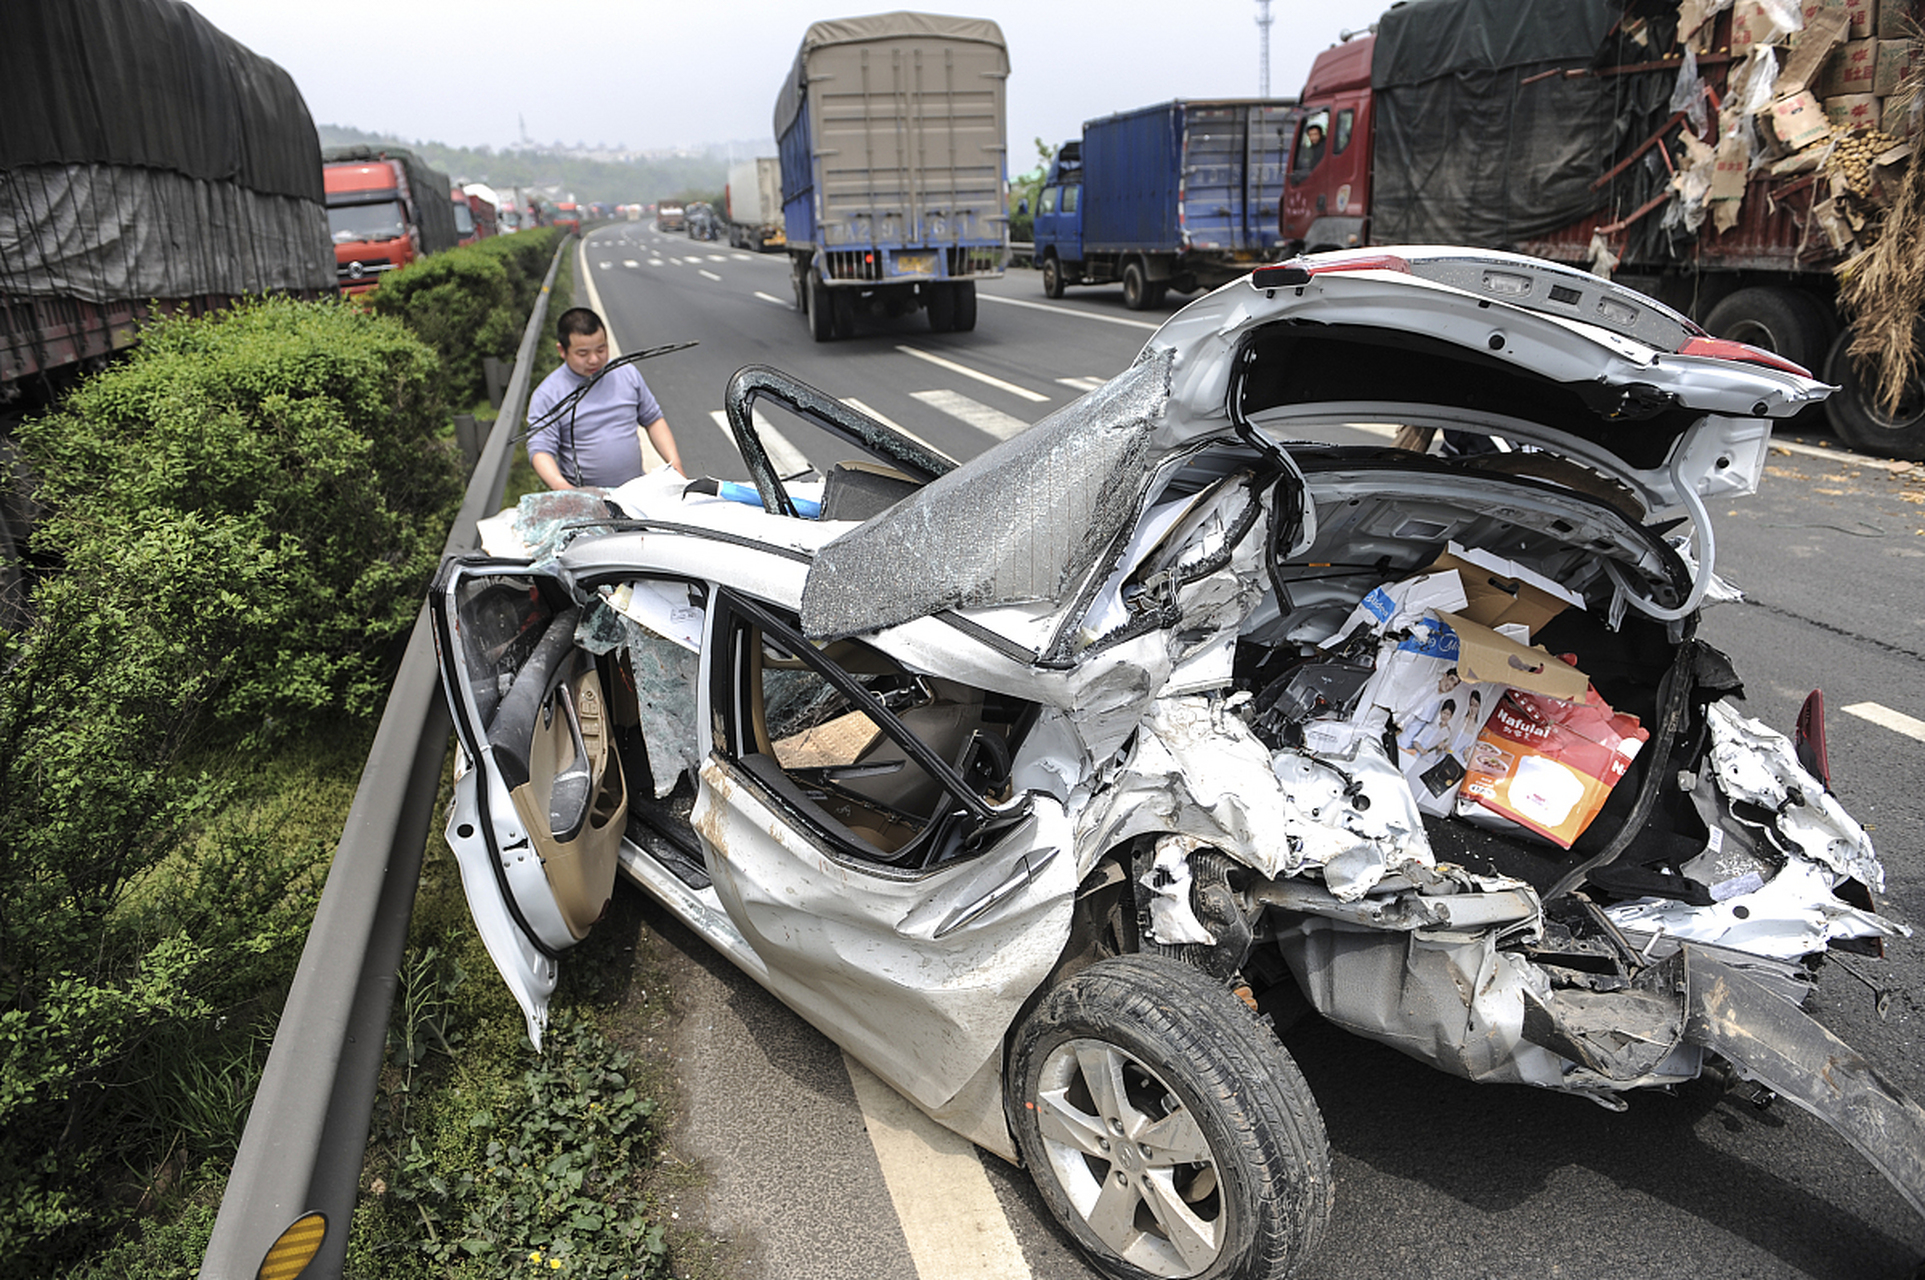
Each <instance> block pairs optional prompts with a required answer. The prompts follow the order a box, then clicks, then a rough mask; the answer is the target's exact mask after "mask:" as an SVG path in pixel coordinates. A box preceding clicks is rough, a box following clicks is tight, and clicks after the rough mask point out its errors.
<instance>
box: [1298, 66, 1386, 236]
mask: <svg viewBox="0 0 1925 1280" xmlns="http://www.w3.org/2000/svg"><path fill="white" fill-rule="evenodd" d="M1376 45H1377V37H1376V36H1374V35H1360V36H1357V37H1356V38H1355V39H1351V40H1346V41H1345V42H1344V43H1342V44H1339V45H1333V46H1332V47H1330V48H1328V49H1325V50H1324V51H1323V52H1322V53H1320V54H1318V55H1317V60H1316V61H1315V62H1314V63H1312V64H1311V66H1310V78H1309V80H1308V81H1307V82H1306V83H1305V84H1304V88H1303V95H1302V97H1301V98H1299V99H1298V111H1299V112H1300V113H1301V114H1300V118H1299V119H1298V121H1297V128H1296V133H1295V135H1294V136H1293V137H1292V139H1291V143H1290V170H1289V176H1288V177H1287V178H1285V180H1284V184H1283V200H1282V202H1281V212H1280V214H1279V216H1278V230H1279V231H1280V232H1281V233H1282V237H1283V241H1284V244H1285V247H1286V249H1289V250H1292V251H1296V252H1304V251H1312V252H1314V251H1316V250H1320V249H1350V248H1355V247H1356V246H1358V245H1362V244H1367V243H1369V220H1370V139H1371V128H1370V106H1371V102H1370V58H1371V53H1372V52H1373V50H1374V49H1375V48H1376Z"/></svg>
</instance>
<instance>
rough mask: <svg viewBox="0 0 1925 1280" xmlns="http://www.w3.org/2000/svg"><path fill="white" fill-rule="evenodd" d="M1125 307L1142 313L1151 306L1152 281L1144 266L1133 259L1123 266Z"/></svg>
mask: <svg viewBox="0 0 1925 1280" xmlns="http://www.w3.org/2000/svg"><path fill="white" fill-rule="evenodd" d="M1123 305H1124V306H1126V307H1128V308H1129V309H1130V310H1132V311H1141V310H1142V309H1143V308H1145V307H1147V306H1149V305H1150V279H1149V276H1148V275H1147V274H1146V273H1145V272H1144V270H1143V264H1142V263H1140V262H1137V261H1135V260H1134V259H1132V260H1131V261H1129V262H1126V263H1124V264H1123Z"/></svg>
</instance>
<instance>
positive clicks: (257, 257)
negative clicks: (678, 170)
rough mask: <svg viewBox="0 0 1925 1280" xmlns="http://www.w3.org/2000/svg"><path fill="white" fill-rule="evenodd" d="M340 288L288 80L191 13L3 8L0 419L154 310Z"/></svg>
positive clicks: (312, 156)
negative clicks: (8, 406) (9, 405)
mask: <svg viewBox="0 0 1925 1280" xmlns="http://www.w3.org/2000/svg"><path fill="white" fill-rule="evenodd" d="M443 204H446V201H445V200H444V201H443ZM333 284H334V263H333V261H332V258H331V255H330V254H329V252H328V227H327V215H326V212H325V210H324V208H323V205H322V190H321V147H320V141H319V138H318V137H317V135H316V133H315V129H314V121H313V118H312V117H311V116H309V114H308V110H307V104H306V103H305V102H303V101H302V99H301V94H300V91H299V90H297V89H296V88H295V87H294V81H293V80H292V79H291V78H290V77H289V76H288V74H287V73H286V72H285V71H283V70H282V69H281V68H280V67H278V66H276V65H275V64H274V63H272V62H269V61H268V60H267V59H265V58H262V57H260V56H258V55H256V54H254V53H253V52H251V51H250V50H248V49H247V48H246V47H244V46H243V45H241V44H240V43H238V42H237V41H235V40H234V39H232V38H231V37H229V36H227V35H224V34H223V33H222V32H220V31H219V30H217V29H216V28H215V27H214V26H213V24H211V23H209V22H208V21H207V20H206V19H205V18H203V17H201V16H200V15H199V14H198V13H196V12H195V11H194V10H193V9H191V8H190V7H188V6H187V5H185V4H181V3H178V0H63V2H62V3H59V4H10V5H8V6H7V8H6V18H5V28H4V36H0V403H5V402H8V401H13V402H20V401H44V400H45V399H46V398H48V397H49V396H50V395H51V394H53V393H54V392H55V390H56V389H57V387H58V385H59V384H60V382H61V380H62V379H63V378H64V377H66V376H68V375H70V374H71V372H72V371H74V370H76V369H78V368H79V367H80V366H81V363H82V362H83V361H87V360H92V359H97V358H99V357H102V356H105V355H108V354H110V353H111V352H113V351H114V350H117V349H119V348H122V347H125V346H128V345H129V344H131V343H132V342H133V341H134V339H135V336H136V334H137V332H138V328H139V322H140V321H141V319H142V318H144V317H146V316H148V315H150V314H152V313H153V311H154V309H155V308H156V307H158V309H159V310H160V311H161V312H167V313H171V312H176V311H182V310H186V311H201V310H206V309H211V308H214V307H219V306H221V305H224V304H225V303H226V302H228V301H230V300H231V299H233V298H235V297H238V296H240V295H242V294H249V293H266V292H278V291H287V292H292V293H298V294H314V293H318V292H321V291H324V290H327V289H330V288H332V286H333Z"/></svg>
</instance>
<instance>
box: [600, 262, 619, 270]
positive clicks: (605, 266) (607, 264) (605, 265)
mask: <svg viewBox="0 0 1925 1280" xmlns="http://www.w3.org/2000/svg"><path fill="white" fill-rule="evenodd" d="M595 265H596V266H598V267H600V268H601V269H602V270H603V271H606V270H608V269H609V268H610V267H612V266H614V265H615V264H614V263H612V262H597V263H596V264H595Z"/></svg>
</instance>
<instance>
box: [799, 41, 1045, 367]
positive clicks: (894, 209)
mask: <svg viewBox="0 0 1925 1280" xmlns="http://www.w3.org/2000/svg"><path fill="white" fill-rule="evenodd" d="M1008 77H1009V52H1008V50H1007V48H1006V47H1005V46H1004V44H1003V33H1002V30H1001V29H1000V28H999V27H998V26H997V25H996V24H995V23H994V22H990V21H987V20H984V19H977V18H953V17H944V16H941V15H937V14H927V13H887V14H878V15H876V16H874V17H866V18H847V19H842V20H839V21H834V22H818V23H815V24H813V25H812V26H810V27H809V29H808V31H807V33H806V34H805V35H804V36H803V38H802V47H801V48H800V49H799V50H798V51H797V53H796V57H795V65H794V66H793V68H792V69H791V70H790V72H789V74H788V76H787V78H786V79H784V80H783V82H782V89H781V92H780V93H779V95H778V96H777V98H776V104H775V137H776V151H777V153H778V156H779V159H780V161H781V170H782V215H783V229H784V233H785V235H786V237H787V239H788V250H789V262H790V268H791V282H792V285H793V287H794V291H795V299H796V306H797V308H798V309H799V310H801V312H802V313H803V314H804V315H805V316H806V317H807V318H808V322H809V332H810V335H811V336H812V337H813V338H814V339H815V340H816V341H817V342H827V341H828V340H829V339H831V338H836V337H847V336H848V335H850V334H852V333H853V332H854V331H855V321H856V317H857V316H858V315H863V314H870V315H887V316H900V315H904V314H907V313H909V312H912V311H918V310H923V311H927V312H928V315H929V327H930V328H931V329H933V330H935V331H937V332H939V333H940V332H945V331H948V330H966V329H973V328H975V327H976V282H977V281H979V280H991V279H997V278H1000V277H1001V275H1002V273H1003V264H1004V262H1005V261H1006V260H1007V257H1008V252H1009V217H1008V188H1007V182H1006V174H1005V164H1004V161H1005V146H1004V120H1005V110H1004V83H1005V81H1007V79H1008Z"/></svg>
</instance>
